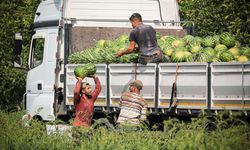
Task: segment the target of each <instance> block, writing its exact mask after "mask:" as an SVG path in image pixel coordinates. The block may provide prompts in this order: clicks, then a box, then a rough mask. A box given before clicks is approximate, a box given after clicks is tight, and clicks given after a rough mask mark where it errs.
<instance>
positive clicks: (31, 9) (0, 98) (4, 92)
mask: <svg viewBox="0 0 250 150" xmlns="http://www.w3.org/2000/svg"><path fill="white" fill-rule="evenodd" d="M39 2H40V1H39V0H11V1H8V0H3V1H1V2H0V18H1V19H0V39H1V41H0V70H1V71H0V79H1V80H0V109H7V110H9V109H11V108H13V107H16V106H18V105H20V102H21V100H22V95H23V94H24V93H25V77H26V73H25V71H24V70H20V69H16V68H13V43H14V35H15V32H22V33H23V56H22V58H23V61H24V64H27V56H28V53H27V52H28V47H29V46H28V45H29V34H28V32H27V31H28V29H29V26H30V24H31V23H32V20H33V16H34V13H35V10H36V7H37V5H38V3H39Z"/></svg>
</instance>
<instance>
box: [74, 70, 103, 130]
mask: <svg viewBox="0 0 250 150" xmlns="http://www.w3.org/2000/svg"><path fill="white" fill-rule="evenodd" d="M91 77H92V78H93V79H94V81H95V84H96V85H95V89H94V91H93V92H92V89H91V87H90V85H89V83H86V82H82V80H83V79H82V78H79V77H76V78H77V83H76V86H75V89H74V105H75V108H76V112H75V118H74V122H73V126H81V127H84V128H89V127H90V126H91V121H92V118H93V114H94V103H95V101H96V99H97V97H98V95H99V94H100V92H101V84H100V81H99V79H98V77H97V76H95V75H93V76H91Z"/></svg>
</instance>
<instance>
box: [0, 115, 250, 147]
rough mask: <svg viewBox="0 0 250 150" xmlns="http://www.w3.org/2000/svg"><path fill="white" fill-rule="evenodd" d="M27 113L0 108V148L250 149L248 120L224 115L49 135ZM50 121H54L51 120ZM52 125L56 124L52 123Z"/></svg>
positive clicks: (43, 127) (74, 130) (76, 129)
mask: <svg viewBox="0 0 250 150" xmlns="http://www.w3.org/2000/svg"><path fill="white" fill-rule="evenodd" d="M23 114H24V112H11V113H7V112H3V111H0V118H1V120H0V147H1V149H25V150H29V149H32V150H33V149H36V150H40V149H52V150H54V149H60V150H64V149H71V150H72V149H81V150H85V149H86V150H106V149H117V150H131V149H132V150H137V149H138V150H151V149H154V150H158V149H159V150H183V149H190V150H194V149H199V150H200V149H201V150H203V149H204V150H211V149H221V150H231V149H232V150H233V149H240V150H244V149H249V148H250V126H249V124H248V123H246V122H244V121H242V120H239V119H236V118H235V117H232V116H229V117H226V118H225V117H224V114H222V115H218V116H215V117H210V118H209V117H207V116H201V117H199V118H193V119H192V121H191V122H189V123H187V122H183V121H180V120H178V119H174V118H173V119H168V120H166V121H164V127H163V131H150V130H148V129H144V128H143V130H137V131H135V130H125V129H124V130H122V129H119V130H118V129H114V130H113V129H112V130H110V129H106V128H98V129H83V128H76V127H72V128H71V130H69V131H68V132H65V133H60V134H59V133H55V134H49V135H48V134H47V132H46V128H45V126H46V124H48V122H47V123H45V122H38V121H36V120H32V121H31V123H30V126H29V127H24V126H23V125H22V121H21V118H22V115H23ZM50 124H51V122H50ZM52 124H53V123H52Z"/></svg>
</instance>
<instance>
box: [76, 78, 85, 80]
mask: <svg viewBox="0 0 250 150" xmlns="http://www.w3.org/2000/svg"><path fill="white" fill-rule="evenodd" d="M83 79H84V77H83V78H82V77H76V80H83Z"/></svg>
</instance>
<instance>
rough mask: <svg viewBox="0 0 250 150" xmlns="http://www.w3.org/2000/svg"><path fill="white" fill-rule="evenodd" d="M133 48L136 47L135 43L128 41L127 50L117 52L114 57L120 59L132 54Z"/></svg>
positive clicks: (134, 49)
mask: <svg viewBox="0 0 250 150" xmlns="http://www.w3.org/2000/svg"><path fill="white" fill-rule="evenodd" d="M135 46H136V43H135V41H130V44H129V48H128V49H126V50H119V51H118V52H117V53H116V57H121V56H122V55H125V54H130V53H133V52H134V51H136V47H135Z"/></svg>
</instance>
